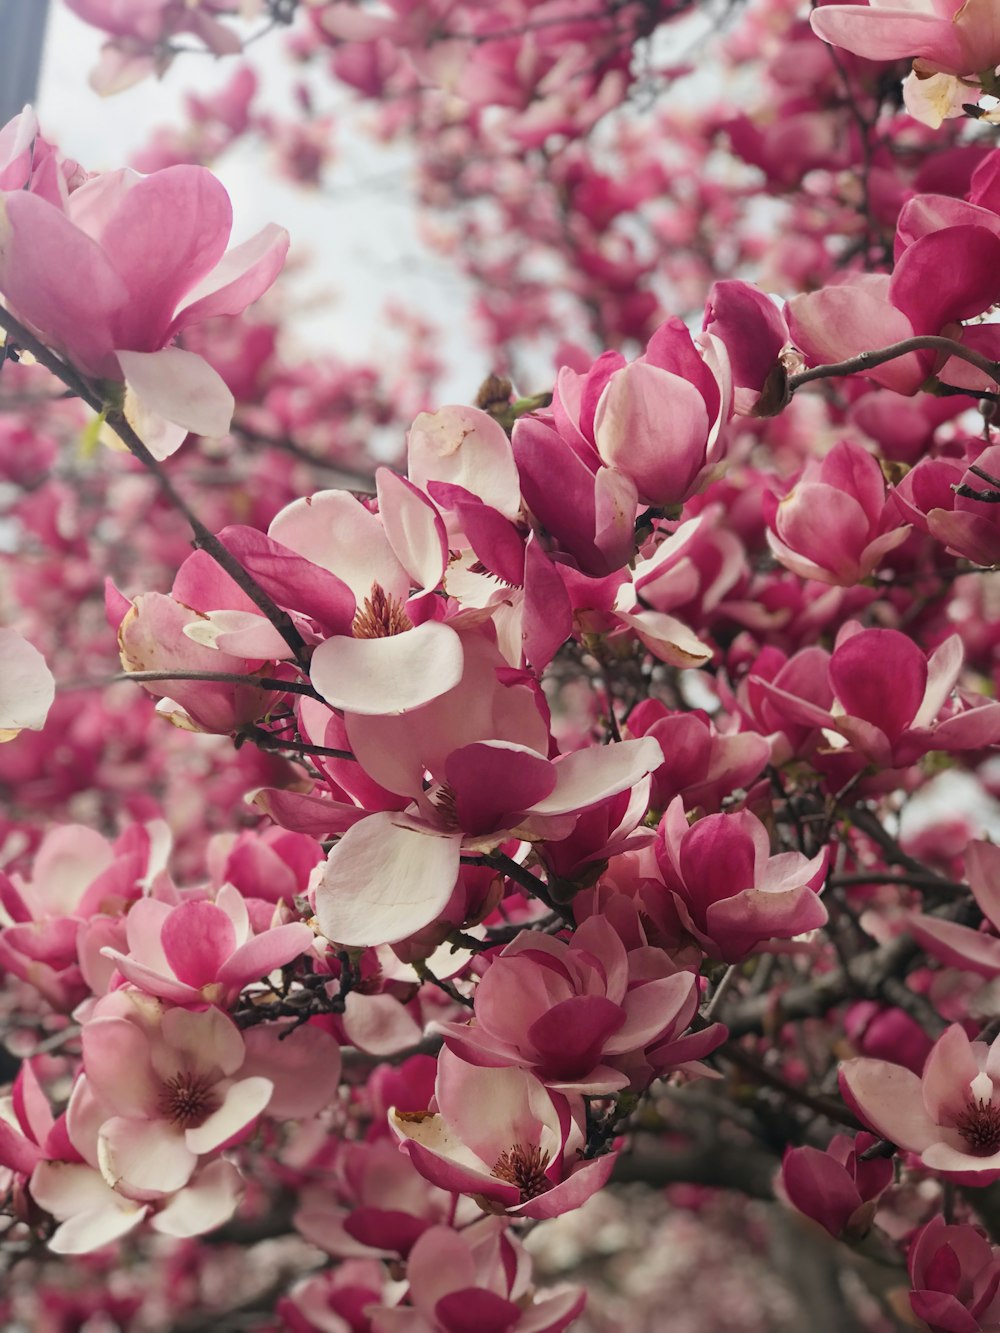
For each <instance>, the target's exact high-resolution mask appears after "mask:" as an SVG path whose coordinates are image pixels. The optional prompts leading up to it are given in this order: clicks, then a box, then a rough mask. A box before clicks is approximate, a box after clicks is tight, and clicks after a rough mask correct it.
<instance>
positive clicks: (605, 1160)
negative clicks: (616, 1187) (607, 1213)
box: [513, 1153, 618, 1218]
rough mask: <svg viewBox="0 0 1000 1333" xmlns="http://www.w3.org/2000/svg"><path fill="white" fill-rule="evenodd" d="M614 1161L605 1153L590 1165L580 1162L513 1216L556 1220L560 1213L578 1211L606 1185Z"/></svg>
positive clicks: (615, 1158) (614, 1158)
mask: <svg viewBox="0 0 1000 1333" xmlns="http://www.w3.org/2000/svg"><path fill="white" fill-rule="evenodd" d="M617 1160H618V1154H617V1153H609V1154H608V1155H607V1156H606V1157H595V1158H594V1159H593V1161H589V1162H584V1164H583V1165H582V1166H581V1167H579V1168H578V1169H577V1170H576V1171H574V1172H573V1173H572V1174H571V1175H569V1176H567V1177H566V1179H565V1180H562V1181H560V1183H559V1184H558V1185H553V1187H552V1189H550V1190H546V1191H545V1193H544V1194H539V1195H538V1197H537V1198H535V1199H530V1200H529V1201H528V1202H527V1203H523V1204H521V1206H520V1207H519V1208H515V1209H514V1210H513V1211H514V1213H515V1214H516V1216H518V1217H537V1218H543V1217H559V1216H560V1215H561V1214H562V1213H568V1212H571V1211H572V1210H573V1209H574V1208H579V1207H580V1206H581V1205H582V1204H584V1203H586V1202H587V1200H588V1199H589V1198H590V1196H591V1195H592V1194H596V1193H597V1191H598V1190H599V1189H603V1188H604V1186H605V1185H606V1184H607V1183H608V1181H609V1180H610V1178H611V1172H612V1171H613V1170H614V1169H615V1162H616V1161H617Z"/></svg>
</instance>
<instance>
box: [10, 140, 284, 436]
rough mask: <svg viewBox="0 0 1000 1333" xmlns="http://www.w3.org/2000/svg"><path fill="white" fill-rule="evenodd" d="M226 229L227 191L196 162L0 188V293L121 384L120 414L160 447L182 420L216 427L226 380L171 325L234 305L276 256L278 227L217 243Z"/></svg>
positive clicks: (220, 423)
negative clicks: (180, 342)
mask: <svg viewBox="0 0 1000 1333" xmlns="http://www.w3.org/2000/svg"><path fill="white" fill-rule="evenodd" d="M231 228H232V205H231V204H230V201H229V196H228V195H227V193H226V191H225V190H224V189H223V187H222V185H221V184H220V183H219V181H217V180H216V179H215V177H214V176H213V175H212V174H211V172H209V171H207V170H205V169H204V168H203V167H196V166H178V167H168V168H166V169H165V170H163V171H158V172H154V173H153V175H151V176H139V175H137V174H136V173H135V172H133V171H127V170H121V171H115V172H109V173H106V174H103V175H99V176H95V177H92V178H91V179H90V180H88V181H87V182H86V184H84V185H81V186H79V188H77V189H75V190H74V191H73V192H72V193H71V194H70V195H69V196H68V197H67V198H66V200H65V202H64V205H63V206H62V207H59V206H57V205H56V204H54V203H52V202H50V201H49V200H47V199H43V198H41V197H40V196H39V195H37V194H34V193H31V192H28V191H24V190H20V191H14V192H9V193H6V194H3V195H0V292H2V294H3V295H4V297H5V298H6V299H7V302H8V304H9V306H10V308H11V310H12V311H13V312H14V313H15V314H17V316H18V317H19V318H20V319H22V320H24V321H25V323H27V324H28V325H29V326H30V327H31V328H32V329H33V330H34V331H35V333H37V334H38V336H39V337H40V338H41V339H42V340H43V341H44V342H46V343H47V344H48V345H49V346H51V347H52V348H53V349H54V350H55V351H57V352H59V353H61V354H62V355H64V356H66V357H67V358H68V359H69V361H71V362H72V364H73V365H74V366H75V367H76V368H77V370H79V371H82V372H83V374H85V375H89V376H92V377H94V378H96V379H101V380H109V381H114V382H116V383H121V381H123V380H124V381H125V382H126V392H125V400H124V410H125V414H126V416H127V417H128V418H129V420H130V421H131V423H132V424H133V426H135V428H136V430H137V431H138V432H139V434H140V436H141V437H142V438H143V440H144V442H145V443H146V444H147V445H148V447H149V448H150V450H151V451H152V452H153V453H154V454H155V456H156V457H158V458H165V457H167V456H168V455H169V454H171V453H173V452H174V450H176V449H177V448H178V447H179V446H180V444H181V443H182V442H183V441H184V439H185V437H186V435H187V434H188V432H189V431H194V432H195V433H196V434H199V435H209V436H216V435H225V434H226V432H227V431H228V429H229V425H230V421H231V418H232V414H233V397H232V394H231V393H230V392H229V390H228V388H226V386H225V384H224V383H223V381H222V380H221V379H220V377H219V376H218V375H217V374H216V372H215V371H214V370H212V368H211V367H210V366H209V365H208V363H207V362H206V361H204V360H203V359H202V358H201V357H199V356H196V355H195V354H194V353H193V352H187V351H183V350H182V349H181V348H179V347H175V346H174V345H173V343H174V340H175V339H176V337H177V335H178V334H179V333H181V332H182V331H183V330H184V329H185V328H188V327H190V326H191V325H192V324H197V323H199V322H200V321H202V320H206V319H210V318H212V317H214V316H217V315H236V314H239V313H240V312H241V311H242V310H244V309H245V308H246V307H247V306H248V305H249V304H250V303H251V302H253V301H255V300H257V298H258V297H259V296H261V295H262V294H263V293H264V292H265V291H267V289H268V287H270V286H271V284H272V283H273V282H274V279H275V278H276V277H277V275H278V273H279V272H280V270H281V267H282V265H283V263H284V260H285V254H286V251H287V249H288V234H287V232H285V231H284V230H283V229H282V228H280V227H276V226H273V225H269V226H267V227H265V228H264V230H263V231H261V232H259V233H258V234H257V235H256V236H255V237H253V238H252V239H251V240H249V241H245V242H244V243H243V244H242V245H239V246H237V247H235V248H234V249H233V250H231V251H229V252H228V253H226V246H227V244H228V242H229V234H230V231H231Z"/></svg>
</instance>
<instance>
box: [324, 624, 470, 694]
mask: <svg viewBox="0 0 1000 1333" xmlns="http://www.w3.org/2000/svg"><path fill="white" fill-rule="evenodd" d="M463 660H464V659H463V653H462V641H461V639H460V638H459V636H458V635H457V634H456V633H455V631H454V630H453V629H450V628H449V627H448V626H447V625H442V624H441V623H440V622H439V621H436V620H428V621H426V622H425V623H424V624H423V625H418V626H417V627H416V628H415V629H410V630H406V631H405V632H404V633H402V634H393V635H390V636H389V637H388V638H385V639H351V638H347V637H346V636H344V635H338V636H336V637H335V638H332V639H327V640H326V641H325V642H324V643H321V644H320V645H319V647H318V648H317V649H316V650H315V652H314V653H313V657H312V664H311V668H310V676H311V678H312V683H313V687H314V688H315V689H316V690H317V691H318V693H320V694H321V695H322V696H323V698H324V699H325V700H326V702H327V703H328V704H332V705H333V706H334V708H343V709H344V711H345V712H348V713H359V714H361V715H363V716H368V717H371V716H381V715H385V714H390V713H406V712H409V710H410V709H411V708H419V707H420V706H421V705H422V704H426V703H430V701H431V700H432V699H436V698H438V696H439V695H441V694H444V693H445V692H446V691H447V690H450V689H452V688H453V686H455V685H457V684H458V682H459V681H460V680H461V679H462V667H463Z"/></svg>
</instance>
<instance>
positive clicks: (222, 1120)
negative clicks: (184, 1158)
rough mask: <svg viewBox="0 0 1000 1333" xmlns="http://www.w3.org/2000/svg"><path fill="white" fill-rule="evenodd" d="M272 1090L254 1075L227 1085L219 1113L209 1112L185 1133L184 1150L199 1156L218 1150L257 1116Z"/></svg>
mask: <svg viewBox="0 0 1000 1333" xmlns="http://www.w3.org/2000/svg"><path fill="white" fill-rule="evenodd" d="M273 1090H274V1084H273V1083H272V1082H271V1080H270V1079H269V1078H261V1077H259V1076H257V1075H255V1076H254V1077H253V1078H241V1079H239V1080H238V1082H236V1083H232V1084H230V1086H229V1087H228V1088H227V1089H226V1094H225V1097H224V1098H223V1101H222V1105H221V1106H220V1107H219V1109H218V1110H217V1111H213V1112H212V1114H211V1115H210V1116H209V1117H208V1119H207V1120H206V1121H205V1123H204V1124H202V1125H198V1126H197V1128H195V1129H189V1130H186V1131H185V1134H184V1141H185V1143H186V1144H187V1146H188V1148H189V1149H190V1150H191V1152H193V1153H198V1154H199V1155H200V1154H201V1153H204V1152H213V1151H214V1150H215V1149H216V1148H221V1147H222V1145H223V1144H225V1143H228V1142H229V1140H230V1139H232V1138H235V1137H236V1135H237V1134H239V1133H240V1132H241V1131H242V1130H244V1129H246V1127H247V1125H249V1124H250V1123H251V1122H252V1121H253V1120H255V1119H256V1118H257V1116H259V1115H260V1113H261V1112H262V1111H263V1110H264V1109H265V1107H266V1106H267V1104H268V1102H269V1101H270V1100H271V1093H272V1092H273Z"/></svg>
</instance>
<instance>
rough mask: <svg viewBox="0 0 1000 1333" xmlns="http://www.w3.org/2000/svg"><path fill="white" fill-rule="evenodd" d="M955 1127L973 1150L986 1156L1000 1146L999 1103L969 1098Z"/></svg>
mask: <svg viewBox="0 0 1000 1333" xmlns="http://www.w3.org/2000/svg"><path fill="white" fill-rule="evenodd" d="M955 1128H956V1129H957V1130H958V1132H959V1134H961V1136H962V1138H963V1139H965V1141H966V1143H967V1144H968V1145H969V1147H970V1148H971V1149H972V1150H973V1152H976V1153H979V1154H981V1155H982V1156H983V1157H988V1156H989V1155H990V1154H992V1153H995V1152H996V1151H997V1149H998V1148H1000V1105H998V1104H996V1103H994V1102H987V1101H983V1099H982V1098H981V1097H980V1098H979V1099H978V1101H977V1100H974V1099H970V1101H969V1103H968V1105H967V1106H966V1108H965V1110H964V1111H963V1112H962V1114H961V1115H960V1116H959V1117H958V1119H957V1120H956V1121H955Z"/></svg>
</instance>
